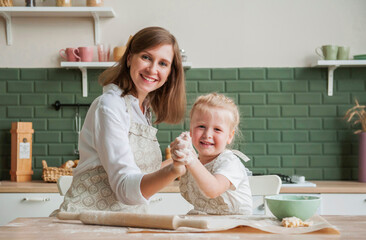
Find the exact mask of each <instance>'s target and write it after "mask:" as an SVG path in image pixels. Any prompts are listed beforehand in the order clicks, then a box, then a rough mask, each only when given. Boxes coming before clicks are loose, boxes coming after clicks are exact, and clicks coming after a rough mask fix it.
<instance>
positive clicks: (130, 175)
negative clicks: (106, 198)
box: [74, 84, 150, 205]
mask: <svg viewBox="0 0 366 240" xmlns="http://www.w3.org/2000/svg"><path fill="white" fill-rule="evenodd" d="M121 94H122V90H121V89H120V88H119V87H118V86H117V85H115V84H109V85H107V86H105V87H104V88H103V94H102V95H101V96H99V97H98V98H96V99H95V100H94V101H93V103H92V104H91V106H90V108H89V111H88V113H87V115H86V118H85V121H84V125H83V128H82V130H81V133H80V138H79V152H80V156H81V158H80V161H79V164H78V166H77V167H76V169H75V171H74V176H76V175H78V174H81V173H83V172H84V171H86V170H88V169H92V168H94V167H97V166H100V165H102V166H103V167H104V169H105V171H106V172H107V174H108V179H109V184H110V186H111V188H112V190H113V191H114V193H115V194H116V196H117V199H118V200H119V201H121V202H122V203H123V204H126V205H137V204H147V203H148V202H149V201H148V200H147V199H145V198H144V196H143V195H142V194H141V190H140V183H141V179H142V177H143V175H144V174H143V173H142V172H141V170H140V169H139V167H138V166H137V165H136V163H135V161H134V156H133V153H132V150H131V147H130V145H129V139H128V132H129V129H130V121H131V119H130V114H129V113H128V112H127V107H126V103H125V99H124V98H123V97H121ZM125 98H129V99H130V102H131V110H130V111H131V115H132V118H133V121H134V122H137V123H141V124H145V125H149V124H150V119H149V118H150V117H149V116H146V114H145V115H144V114H143V113H142V112H141V110H140V107H139V100H138V99H137V98H135V97H133V96H132V95H127V96H125ZM144 112H145V113H147V112H148V111H147V109H146V107H145V111H144Z"/></svg>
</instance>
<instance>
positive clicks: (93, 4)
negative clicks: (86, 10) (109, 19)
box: [86, 0, 104, 7]
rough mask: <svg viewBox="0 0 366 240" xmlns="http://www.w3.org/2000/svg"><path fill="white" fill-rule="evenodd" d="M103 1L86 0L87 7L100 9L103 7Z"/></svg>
mask: <svg viewBox="0 0 366 240" xmlns="http://www.w3.org/2000/svg"><path fill="white" fill-rule="evenodd" d="M103 3H104V0H86V5H87V6H88V7H101V6H103Z"/></svg>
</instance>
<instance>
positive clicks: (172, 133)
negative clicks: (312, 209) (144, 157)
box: [0, 68, 366, 180]
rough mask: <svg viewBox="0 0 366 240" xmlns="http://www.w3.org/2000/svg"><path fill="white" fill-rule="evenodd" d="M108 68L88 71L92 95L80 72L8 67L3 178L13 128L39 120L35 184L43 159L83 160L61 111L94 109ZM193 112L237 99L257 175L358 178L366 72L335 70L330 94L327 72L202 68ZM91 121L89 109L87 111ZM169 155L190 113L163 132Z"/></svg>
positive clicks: (0, 157) (0, 127) (69, 114)
mask: <svg viewBox="0 0 366 240" xmlns="http://www.w3.org/2000/svg"><path fill="white" fill-rule="evenodd" d="M101 71H103V70H102V69H89V70H88V79H89V81H88V97H87V98H84V97H82V95H81V74H80V71H79V70H66V69H60V68H57V69H9V68H7V69H0V179H1V180H8V179H9V178H10V177H9V170H10V148H11V143H10V136H11V135H10V132H9V131H10V127H11V122H13V121H31V122H33V128H34V131H35V132H34V135H33V170H34V175H33V178H34V179H41V175H42V164H41V161H42V160H43V159H45V160H47V162H48V165H49V166H59V165H61V164H62V163H63V162H65V161H67V160H69V159H76V155H75V154H74V150H75V149H76V148H77V133H76V131H75V122H74V117H75V112H76V109H75V108H72V107H65V108H62V109H61V110H60V111H55V109H54V108H53V107H52V106H51V105H52V104H53V103H54V102H55V101H56V100H59V101H61V103H91V102H92V101H93V99H94V98H96V97H97V96H99V95H100V94H101V92H102V88H101V87H100V85H99V84H98V81H97V78H98V75H99V74H100V72H101ZM186 78H187V81H186V87H187V102H188V110H190V108H191V105H192V103H193V102H194V100H195V98H196V97H197V96H198V95H200V94H204V93H208V92H211V91H216V92H221V93H225V94H227V95H228V96H230V97H232V98H233V99H234V100H235V102H236V103H237V104H238V105H239V109H240V111H241V123H240V129H241V134H240V137H237V139H236V143H235V144H234V147H235V148H237V149H239V150H241V151H243V152H244V153H245V154H247V155H248V156H249V157H250V158H251V161H249V162H248V163H246V166H247V167H249V168H250V169H251V170H252V171H253V172H255V173H282V174H287V175H293V174H299V175H304V176H306V178H307V179H314V180H315V179H319V180H340V179H343V180H356V179H357V154H358V153H357V152H358V137H357V135H354V134H353V129H352V128H351V127H350V125H349V124H348V123H346V122H345V120H344V119H343V115H344V113H345V111H346V110H347V109H348V108H349V107H351V106H353V103H354V98H357V99H359V100H360V102H361V103H362V104H366V91H365V90H366V89H365V88H366V68H339V69H337V70H336V71H335V82H334V96H331V97H330V96H327V79H326V78H327V71H326V69H319V68H219V69H218V68H213V69H210V68H201V69H190V70H188V71H186ZM79 110H80V113H81V115H82V117H83V118H84V117H85V114H86V112H87V108H84V107H82V108H80V109H79ZM157 127H158V129H159V131H158V139H159V142H160V146H161V149H162V152H163V154H164V149H165V148H166V147H167V145H168V144H169V143H170V142H171V141H172V140H173V139H174V138H175V137H177V136H178V135H179V134H180V133H181V132H182V131H185V130H188V127H189V118H188V112H187V114H186V118H185V120H184V121H183V122H182V123H181V124H178V125H174V126H173V125H168V124H160V125H158V126H157Z"/></svg>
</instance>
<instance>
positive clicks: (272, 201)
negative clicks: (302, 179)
mask: <svg viewBox="0 0 366 240" xmlns="http://www.w3.org/2000/svg"><path fill="white" fill-rule="evenodd" d="M265 199H266V203H267V206H268V208H269V210H271V212H272V213H273V215H275V216H276V217H277V218H278V219H279V220H282V218H285V217H298V218H300V219H301V220H303V221H305V220H307V219H309V218H310V217H312V216H313V215H314V214H315V212H316V210H317V209H318V208H319V206H320V197H316V196H304V195H275V196H267V197H265Z"/></svg>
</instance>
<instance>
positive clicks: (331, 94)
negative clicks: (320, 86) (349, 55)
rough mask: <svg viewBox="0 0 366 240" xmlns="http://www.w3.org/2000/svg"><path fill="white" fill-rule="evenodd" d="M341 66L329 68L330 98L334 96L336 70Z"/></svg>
mask: <svg viewBox="0 0 366 240" xmlns="http://www.w3.org/2000/svg"><path fill="white" fill-rule="evenodd" d="M338 67H339V65H334V66H329V67H328V96H333V81H334V70H336V69H337V68H338Z"/></svg>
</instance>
